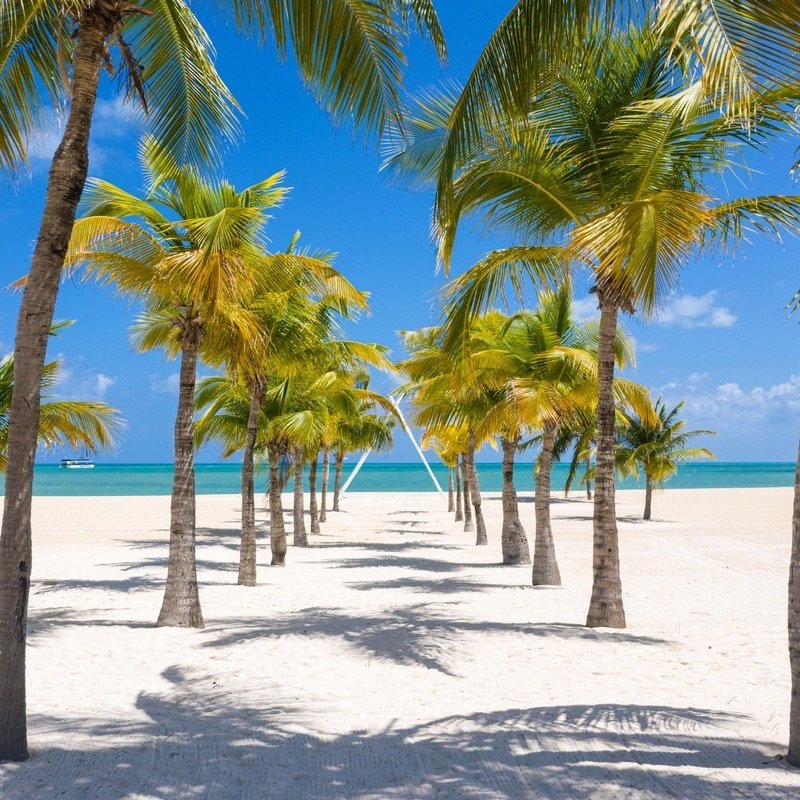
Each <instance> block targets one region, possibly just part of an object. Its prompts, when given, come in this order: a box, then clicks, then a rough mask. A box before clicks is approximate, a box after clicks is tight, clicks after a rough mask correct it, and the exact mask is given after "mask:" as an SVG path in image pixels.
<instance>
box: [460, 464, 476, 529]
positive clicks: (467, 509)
mask: <svg viewBox="0 0 800 800" xmlns="http://www.w3.org/2000/svg"><path fill="white" fill-rule="evenodd" d="M461 483H462V484H463V487H464V533H469V532H471V531H474V530H475V523H474V522H473V521H472V503H471V502H470V497H469V495H470V485H469V473H468V472H467V454H466V453H464V455H463V456H462V457H461Z"/></svg>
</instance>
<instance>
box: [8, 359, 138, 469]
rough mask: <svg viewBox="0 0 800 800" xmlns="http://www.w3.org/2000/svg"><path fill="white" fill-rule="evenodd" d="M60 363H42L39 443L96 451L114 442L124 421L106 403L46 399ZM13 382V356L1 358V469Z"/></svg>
mask: <svg viewBox="0 0 800 800" xmlns="http://www.w3.org/2000/svg"><path fill="white" fill-rule="evenodd" d="M59 371H60V364H59V362H57V361H51V362H50V363H48V364H45V367H44V376H43V378H42V393H43V398H42V405H41V413H40V418H39V444H40V445H41V446H42V447H45V448H47V449H52V448H55V447H69V448H72V449H79V448H80V449H86V450H89V451H91V452H95V451H97V450H100V449H102V448H111V447H113V446H114V439H115V436H116V434H117V433H118V432H119V431H120V429H121V428H122V425H123V422H122V420H121V419H120V416H119V412H118V411H117V410H116V409H115V408H112V407H111V406H109V405H108V404H107V403H100V402H96V401H88V400H48V399H47V392H48V390H50V389H52V388H53V387H54V386H55V385H56V384H57V383H58V380H59ZM13 386H14V359H13V358H12V357H7V358H4V359H1V360H0V472H5V469H6V463H7V462H6V446H7V443H8V425H9V413H8V412H9V409H10V407H11V391H12V389H13Z"/></svg>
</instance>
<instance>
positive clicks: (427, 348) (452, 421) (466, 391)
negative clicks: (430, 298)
mask: <svg viewBox="0 0 800 800" xmlns="http://www.w3.org/2000/svg"><path fill="white" fill-rule="evenodd" d="M470 333H471V332H470ZM402 336H403V342H404V345H405V348H406V350H407V351H408V353H409V357H408V358H407V359H405V360H404V361H402V362H400V364H399V365H398V366H399V368H400V369H401V370H403V371H404V372H406V374H407V375H408V376H409V378H410V381H409V382H408V383H407V384H406V385H405V386H403V387H401V388H400V390H399V391H400V392H401V393H403V394H406V393H413V395H414V404H415V406H416V407H417V412H416V414H415V421H416V423H417V424H418V425H421V426H422V427H423V428H424V429H426V431H427V432H428V434H437V433H439V432H440V431H442V430H443V429H447V428H450V427H451V426H454V425H455V426H457V427H460V428H462V429H463V437H464V438H463V441H462V448H463V449H462V451H461V454H462V457H461V462H462V473H463V477H464V491H465V496H466V495H468V496H469V501H470V502H471V504H472V508H473V511H474V516H475V533H476V536H475V544H476V545H487V544H488V543H489V540H488V537H487V535H486V523H485V522H484V518H483V513H482V508H481V506H482V498H481V492H480V482H479V478H478V472H477V469H476V467H475V452H476V450H478V449H479V448H480V447H481V446H482V445H483V444H485V443H487V442H493V434H492V433H490V432H489V431H488V430H487V429H486V426H485V425H483V424H482V423H483V420H484V419H485V417H486V415H487V413H488V411H489V409H490V408H491V407H492V405H493V404H494V402H495V401H496V395H495V393H494V392H493V391H492V388H491V387H488V386H487V385H486V384H485V383H483V382H482V381H481V380H479V378H478V374H477V373H476V371H475V369H474V368H473V366H472V364H471V361H470V359H471V350H470V348H471V347H472V345H473V339H472V338H470V339H469V342H470V344H469V345H467V346H465V348H464V349H463V350H462V349H458V350H455V351H452V352H449V351H447V350H446V349H445V346H444V331H443V330H442V329H441V328H424V329H422V330H420V331H414V332H404V333H403V334H402ZM468 508H469V505H468V503H467V501H466V500H465V503H464V517H465V519H464V530H465V531H468V530H471V529H472V527H471V523H472V520H471V516H470V515H469V514H468Z"/></svg>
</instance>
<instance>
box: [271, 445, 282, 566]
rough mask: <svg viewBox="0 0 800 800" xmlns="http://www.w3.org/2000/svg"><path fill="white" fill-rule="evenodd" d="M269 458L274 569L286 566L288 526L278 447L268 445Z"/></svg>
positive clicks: (272, 562)
mask: <svg viewBox="0 0 800 800" xmlns="http://www.w3.org/2000/svg"><path fill="white" fill-rule="evenodd" d="M267 456H268V458H269V545H270V548H271V550H272V561H271V564H272V566H273V567H285V566H286V549H287V548H286V526H285V525H284V522H283V503H282V502H281V476H280V461H281V451H280V448H279V447H278V445H276V444H269V445H267Z"/></svg>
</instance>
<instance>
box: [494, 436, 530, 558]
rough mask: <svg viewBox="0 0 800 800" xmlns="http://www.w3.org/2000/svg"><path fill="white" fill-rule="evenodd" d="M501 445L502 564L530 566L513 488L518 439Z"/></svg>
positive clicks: (525, 537)
mask: <svg viewBox="0 0 800 800" xmlns="http://www.w3.org/2000/svg"><path fill="white" fill-rule="evenodd" d="M501 442H502V445H503V530H502V533H501V535H500V546H501V548H502V551H503V563H504V564H509V565H514V564H530V563H531V551H530V549H529V548H528V537H527V536H526V535H525V528H524V527H523V525H522V521H521V520H520V518H519V503H518V502H517V489H516V487H515V486H514V454H515V453H516V451H517V444H518V442H519V437H518V436H517V437H516V438H514V439H505V438H503V439H502V440H501Z"/></svg>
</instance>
